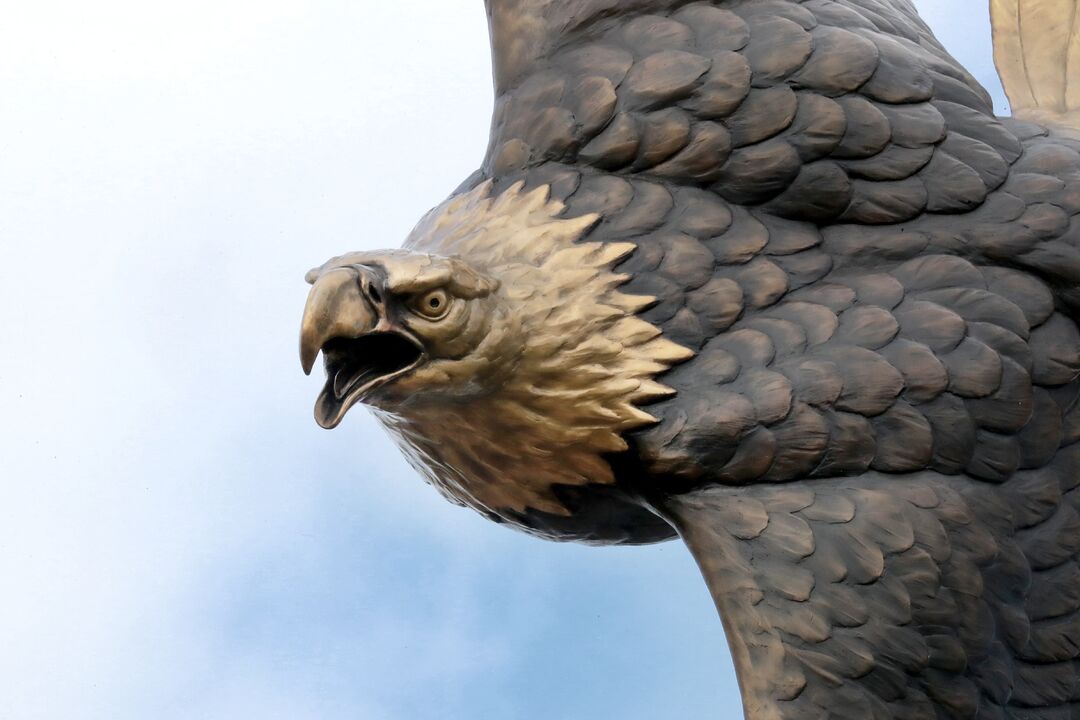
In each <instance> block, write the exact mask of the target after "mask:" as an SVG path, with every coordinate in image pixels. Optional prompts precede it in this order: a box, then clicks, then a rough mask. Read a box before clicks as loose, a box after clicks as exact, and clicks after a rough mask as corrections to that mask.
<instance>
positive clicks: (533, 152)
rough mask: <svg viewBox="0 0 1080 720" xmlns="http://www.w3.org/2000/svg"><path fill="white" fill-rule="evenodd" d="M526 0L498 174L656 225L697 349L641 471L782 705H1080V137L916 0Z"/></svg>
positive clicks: (669, 378)
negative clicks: (995, 76)
mask: <svg viewBox="0 0 1080 720" xmlns="http://www.w3.org/2000/svg"><path fill="white" fill-rule="evenodd" d="M505 1H506V4H505V5H501V4H500V0H492V2H491V5H490V6H489V7H490V10H491V12H492V27H493V30H494V46H495V48H496V65H497V67H498V68H499V73H498V80H497V90H498V101H497V105H496V114H495V119H494V123H493V132H492V142H491V146H490V148H489V153H488V157H487V160H486V162H485V165H484V168H483V173H484V174H485V175H487V176H489V177H492V178H494V179H495V180H496V183H497V184H499V183H503V184H507V183H509V182H512V181H514V180H517V179H520V178H524V179H525V180H526V181H527V182H528V183H529V184H550V185H551V186H552V193H553V194H554V195H555V196H556V197H558V198H559V199H560V200H564V201H565V202H566V204H567V213H568V214H571V215H577V214H584V213H592V212H596V213H598V214H600V215H601V216H602V217H603V218H604V220H603V222H601V223H600V224H599V225H598V226H597V227H596V228H595V229H594V230H593V231H592V234H591V235H590V239H591V240H598V241H608V240H610V241H626V240H627V239H630V240H632V241H633V242H634V243H636V244H637V251H636V252H635V253H634V254H633V255H632V256H631V257H630V258H629V259H628V260H627V261H626V262H625V263H624V264H623V265H622V266H621V268H620V269H621V270H622V271H624V272H626V273H627V275H628V276H629V278H630V279H629V282H628V283H627V289H628V291H630V292H636V293H640V294H646V295H652V296H655V297H656V298H657V302H656V304H655V305H654V306H653V307H652V308H650V309H649V310H648V311H646V312H645V313H644V316H645V317H646V318H647V319H648V320H650V321H651V322H653V323H654V324H655V325H657V326H658V327H660V328H661V329H662V331H663V332H664V334H665V336H666V337H668V338H670V339H672V340H675V341H677V342H679V343H681V344H683V345H684V346H686V347H688V348H690V349H692V350H693V351H694V352H695V353H696V356H695V357H694V358H693V359H691V360H690V361H688V362H686V363H684V364H683V365H681V366H679V367H677V368H675V369H674V370H672V371H670V372H668V373H667V374H665V375H664V377H663V382H664V383H665V384H667V385H668V386H670V387H672V388H674V389H676V390H677V394H676V396H675V397H673V398H671V399H668V400H664V401H662V402H659V403H656V404H654V405H651V406H650V407H649V412H650V413H651V414H653V415H654V416H656V417H657V418H659V419H660V422H659V423H658V424H657V426H656V427H653V428H650V429H648V430H645V431H640V432H638V433H636V435H635V436H634V437H633V438H631V440H632V443H633V445H634V450H635V454H634V455H633V457H632V461H633V463H634V465H633V466H632V467H628V466H626V465H623V466H620V473H621V474H622V475H623V476H626V477H630V478H631V482H632V484H633V487H634V488H635V489H641V490H642V491H643V492H645V493H646V494H647V495H650V496H651V497H652V499H653V501H654V503H655V504H656V506H657V507H658V508H659V509H660V510H661V512H663V513H665V514H666V515H667V517H669V518H670V519H671V520H672V522H673V523H674V524H675V525H676V526H678V527H679V528H680V532H681V533H682V534H683V537H684V538H685V539H686V541H687V543H688V544H689V545H690V547H691V549H692V551H693V552H694V554H695V556H696V557H697V559H698V562H699V564H700V565H701V567H702V570H703V573H704V574H705V577H706V579H707V581H708V582H709V584H710V587H711V588H712V590H713V593H714V596H715V597H716V600H717V605H718V607H719V608H720V611H721V615H722V617H723V619H724V622H725V625H726V627H727V630H728V634H729V638H730V639H731V645H732V648H733V651H734V653H735V657H736V663H737V667H738V668H739V673H740V679H741V682H742V686H743V691H744V698H745V700H746V706H747V709H748V713H749V715H750V717H752V718H754V719H755V720H759V719H760V718H784V719H785V720H790V719H792V718H799V719H802V718H817V717H822V716H826V717H850V718H894V717H895V718H922V717H926V718H943V717H948V718H953V717H956V718H970V717H985V718H999V717H1001V718H1004V717H1015V718H1051V717H1053V718H1057V717H1069V716H1070V714H1071V713H1077V712H1080V707H1076V705H1078V704H1080V682H1078V680H1077V678H1078V673H1077V667H1076V658H1077V656H1078V654H1080V614H1078V613H1077V608H1078V607H1080V569H1078V568H1077V565H1076V556H1077V555H1076V553H1077V550H1080V545H1078V543H1080V517H1078V515H1077V512H1076V506H1077V500H1078V498H1080V496H1076V495H1075V494H1074V488H1075V487H1076V486H1077V484H1078V483H1080V472H1078V467H1080V455H1078V448H1080V446H1078V445H1077V441H1078V440H1080V404H1078V401H1077V398H1078V396H1080V381H1078V380H1077V376H1078V373H1080V332H1078V330H1077V326H1076V323H1075V322H1074V319H1073V318H1074V317H1075V313H1076V312H1077V309H1078V308H1080V292H1078V288H1080V141H1078V139H1077V138H1076V137H1075V136H1074V135H1071V134H1069V133H1068V132H1066V131H1064V130H1053V129H1047V128H1044V127H1041V126H1038V125H1034V124H1027V123H1023V122H1018V121H1011V120H1009V121H1000V120H998V119H996V118H994V117H993V115H992V113H991V107H990V101H989V98H988V96H987V95H986V93H985V91H984V90H983V89H982V88H981V87H979V86H978V84H977V83H976V82H975V81H974V80H973V79H972V78H971V77H970V75H969V74H968V73H967V72H966V71H964V70H963V68H961V67H960V66H959V65H958V64H957V63H956V62H955V61H954V60H953V59H952V58H951V57H949V55H948V54H947V53H946V52H945V51H944V50H943V49H942V48H941V47H940V45H939V44H938V43H937V42H936V41H935V40H934V39H933V37H932V36H931V34H930V32H929V31H928V30H927V29H926V27H925V26H924V25H923V24H922V23H921V21H920V20H919V19H918V17H917V15H916V14H915V12H914V10H913V8H912V6H911V5H910V3H908V2H906V1H905V0H807V1H806V2H800V3H796V2H785V1H783V0H752V1H750V0H747V1H745V2H742V1H738V0H730V1H727V2H719V1H718V2H697V3H685V2H674V1H673V2H660V1H659V0H654V1H653V2H645V1H642V2H633V3H618V4H617V3H614V2H604V1H603V0H597V1H596V2H595V3H593V2H587V1H585V2H577V3H570V2H560V1H559V0H551V2H541V3H539V4H537V3H534V2H529V0H505ZM530 8H536V12H532V11H530ZM500 13H505V15H500ZM515 23H516V24H517V25H515ZM513 27H517V28H518V30H519V32H518V34H517V36H516V37H515V35H514V33H513V32H511V33H509V34H507V28H513Z"/></svg>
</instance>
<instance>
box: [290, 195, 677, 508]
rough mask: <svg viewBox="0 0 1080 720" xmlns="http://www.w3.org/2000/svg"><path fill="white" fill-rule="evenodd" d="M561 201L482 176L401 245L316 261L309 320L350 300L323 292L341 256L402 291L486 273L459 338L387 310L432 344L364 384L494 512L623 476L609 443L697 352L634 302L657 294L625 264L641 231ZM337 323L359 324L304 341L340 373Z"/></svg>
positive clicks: (410, 450)
mask: <svg viewBox="0 0 1080 720" xmlns="http://www.w3.org/2000/svg"><path fill="white" fill-rule="evenodd" d="M564 210H565V206H564V205H563V203H561V202H558V201H555V200H552V199H550V187H549V186H546V185H545V186H541V187H539V188H536V189H534V190H531V191H530V192H527V193H526V192H523V184H522V183H518V184H515V185H513V186H511V187H510V188H508V189H507V190H505V191H504V192H502V193H501V194H499V195H497V196H493V193H492V185H491V183H490V182H485V183H482V184H480V185H478V186H477V187H475V188H474V189H472V190H469V191H467V192H464V193H462V194H460V195H457V196H455V197H452V198H450V199H449V200H447V201H446V202H445V203H443V204H442V205H440V206H439V207H437V208H435V209H434V210H432V211H431V212H429V213H428V215H427V216H426V217H424V218H423V219H422V220H421V221H420V223H419V224H418V225H417V227H416V228H415V229H414V230H413V232H412V233H411V235H410V236H409V238H408V240H407V241H406V243H405V247H406V250H405V251H401V250H398V251H384V252H374V253H358V254H354V255H346V256H343V257H341V258H335V259H334V260H331V261H330V262H328V263H327V264H326V265H324V266H323V267H322V268H319V269H318V270H316V271H313V273H312V274H311V275H310V276H309V280H311V281H312V282H313V283H314V284H315V288H313V290H312V297H311V299H309V308H308V312H307V313H306V314H305V324H306V325H305V327H307V326H308V325H309V324H311V323H313V322H315V320H314V319H313V318H316V319H317V317H319V316H320V315H327V314H334V315H340V312H338V311H337V310H336V309H335V310H334V312H333V313H328V311H327V310H326V309H325V308H323V307H322V305H324V304H325V301H323V300H321V299H320V297H321V295H320V286H321V285H323V284H325V283H326V282H330V281H329V280H325V281H324V278H329V277H340V276H341V274H340V273H339V272H338V271H340V270H342V269H343V268H350V267H361V268H366V267H376V268H378V275H379V276H381V277H384V278H385V283H384V284H385V285H386V287H387V288H389V290H390V292H391V293H394V294H395V295H396V296H399V297H398V299H400V301H401V302H402V303H403V304H406V305H408V304H409V303H413V304H415V302H416V297H417V296H422V297H428V296H429V295H430V293H431V292H432V291H433V290H434V291H436V292H438V291H440V290H439V288H437V287H434V286H433V284H432V280H431V279H430V278H432V277H437V278H438V279H439V280H438V281H439V282H442V283H443V284H445V285H447V286H448V287H450V286H451V285H452V282H451V281H452V280H454V279H455V278H458V279H460V277H458V276H460V275H462V274H465V275H473V274H475V275H476V277H475V278H473V279H472V280H471V282H470V283H467V284H471V285H475V284H476V283H477V282H478V281H479V282H481V284H483V285H484V287H485V288H486V289H485V290H484V291H483V292H475V291H474V292H473V293H471V294H472V295H474V297H472V298H463V299H462V298H452V300H455V301H456V302H458V305H456V306H455V307H454V308H453V309H451V310H450V311H448V312H447V316H446V317H445V319H444V320H443V322H446V323H448V324H447V325H445V326H444V327H443V328H442V329H441V332H443V334H444V335H451V334H452V335H454V336H455V338H454V339H455V340H456V341H457V343H458V344H460V347H457V348H455V349H453V350H452V351H445V350H441V351H440V350H433V349H432V347H430V346H434V345H437V344H439V342H442V343H443V344H445V342H446V341H447V340H448V338H446V337H444V338H442V340H438V339H437V338H436V336H435V334H434V333H433V330H434V323H431V322H428V321H427V320H426V319H424V318H419V319H418V318H416V317H414V316H413V315H412V314H406V315H407V316H406V317H405V318H404V319H401V320H395V313H394V312H392V311H390V310H387V311H385V312H386V316H385V317H384V318H383V319H381V320H379V321H378V322H379V326H380V328H381V330H382V331H383V332H387V331H391V330H393V329H394V327H395V325H402V326H405V328H404V330H403V332H407V333H409V334H410V335H412V336H413V337H415V338H416V340H417V341H418V342H419V343H420V344H421V345H423V346H425V351H424V354H425V359H424V361H423V362H421V363H419V365H417V366H415V367H411V368H408V369H406V370H405V371H403V372H402V373H401V374H400V375H397V376H396V377H394V378H392V379H391V380H390V381H389V382H387V383H386V384H384V385H382V386H380V387H377V388H375V389H374V390H372V391H370V392H368V393H367V394H366V395H365V396H363V397H362V398H360V399H362V401H363V402H365V403H367V404H369V405H370V406H371V408H372V410H373V411H374V413H375V415H376V416H377V417H378V418H379V420H381V421H382V423H383V424H384V425H385V426H386V428H387V429H388V430H389V432H390V435H391V436H392V437H393V438H394V439H395V441H396V442H397V444H398V445H399V446H400V447H401V449H402V451H403V452H404V454H405V455H406V457H407V458H408V459H409V461H410V463H411V464H412V465H413V466H414V467H415V468H416V469H417V470H418V471H419V472H420V473H421V474H422V475H424V476H425V477H426V478H427V479H428V480H429V481H430V482H431V483H432V484H433V485H435V487H437V488H438V489H439V490H440V491H441V492H442V493H443V494H444V495H446V496H447V497H448V498H450V499H451V500H454V501H456V502H458V503H461V504H464V505H468V506H470V507H473V508H474V509H476V510H478V511H480V512H481V513H483V514H485V515H488V516H492V515H495V516H499V515H503V516H505V514H506V513H523V512H526V511H528V510H536V511H540V512H545V513H550V514H553V515H558V516H566V515H569V514H570V510H569V509H567V508H566V507H565V506H564V505H563V503H562V502H561V501H560V500H559V498H558V496H557V495H556V493H555V492H554V488H555V487H556V486H564V487H565V486H581V485H605V484H611V483H614V481H615V478H614V474H613V471H612V468H611V467H610V465H609V464H608V462H607V461H606V460H605V458H604V455H605V454H607V453H617V452H621V451H624V450H626V449H627V447H628V446H627V442H626V440H625V439H624V438H623V433H626V432H627V431H630V430H634V429H636V428H641V427H644V426H647V425H650V424H654V423H656V422H657V420H656V418H654V417H653V416H652V415H650V414H649V413H648V412H647V411H646V410H644V409H642V406H643V405H646V404H647V403H650V402H653V401H656V400H660V399H663V398H666V397H670V396H671V395H673V394H674V390H672V389H671V388H669V387H667V386H665V385H663V384H661V383H660V382H658V381H657V376H658V375H660V374H661V373H663V372H664V371H665V370H667V369H668V368H670V367H671V366H672V365H674V364H675V363H678V362H681V361H684V360H687V359H689V358H690V357H692V356H693V352H692V351H690V350H688V349H687V348H684V347H682V346H680V345H677V344H676V343H673V342H671V341H670V340H667V339H665V338H663V337H661V331H660V329H659V328H657V327H655V326H654V325H652V324H650V323H648V322H646V321H645V320H643V319H641V318H640V317H638V315H637V313H638V312H640V311H641V310H643V309H645V308H647V307H649V306H650V305H651V304H652V303H654V302H655V298H652V297H647V296H642V295H631V294H627V293H623V292H620V290H619V287H620V286H621V285H622V284H623V283H625V282H626V281H627V280H628V279H629V277H628V276H627V275H623V274H619V273H617V272H615V271H614V269H613V268H614V267H615V266H616V265H617V264H618V263H619V262H620V261H621V260H623V259H624V258H626V257H627V256H628V255H629V254H630V253H632V252H633V251H634V249H635V247H636V246H635V245H634V244H633V243H629V242H617V243H600V242H589V241H588V240H587V234H588V233H589V231H590V230H591V229H592V228H593V227H594V226H595V225H596V223H597V222H598V220H599V217H598V216H597V215H594V214H590V215H583V216H581V217H577V218H569V219H567V218H563V217H561V214H562V213H563V211H564ZM418 279H419V280H420V282H419V284H417V283H418ZM364 283H365V281H364V280H363V278H362V277H361V282H360V285H361V286H363V285H364ZM410 283H412V285H410ZM353 284H355V283H353ZM414 286H415V287H414ZM450 290H451V292H452V293H453V292H454V288H453V287H450ZM322 294H325V293H322ZM455 294H459V295H460V294H462V293H461V292H460V290H459V291H457V292H456V293H455ZM465 294H469V293H465ZM317 296H319V297H317ZM379 300H380V302H381V303H382V304H383V305H390V304H394V303H395V299H394V298H379ZM423 309H425V310H426V309H428V308H423ZM364 329H365V330H366V329H369V328H364ZM340 334H348V333H347V329H340V328H339V329H338V330H336V331H327V330H325V329H324V330H322V331H321V332H320V333H319V334H318V336H317V337H315V336H314V335H313V336H312V337H311V338H309V339H308V340H307V341H306V344H307V345H310V346H312V347H314V346H322V349H323V351H324V354H326V355H327V371H328V386H329V385H331V384H332V383H333V382H334V379H333V378H332V377H329V376H330V375H334V374H337V375H341V374H342V371H340V370H337V369H336V368H337V367H338V363H337V361H336V360H335V355H334V352H333V350H332V348H331V351H330V352H327V347H331V346H332V345H333V342H335V337H336V335H340ZM354 334H359V333H354ZM327 336H330V337H327ZM328 341H329V342H328ZM308 352H309V354H310V353H311V350H310V349H309V350H308ZM436 355H437V356H438V357H436ZM391 374H393V373H391ZM340 384H341V383H340V382H339V385H340ZM330 394H331V395H333V393H330ZM325 395H326V392H324V396H325ZM349 404H351V402H350V403H349ZM345 409H347V405H342V406H341V408H339V410H338V411H337V417H338V418H339V417H340V415H341V414H344V410H345ZM319 412H320V409H319V406H317V408H316V414H317V415H318V414H319ZM320 422H322V420H320ZM324 424H327V425H328V426H329V425H332V424H336V420H335V421H334V422H332V423H324Z"/></svg>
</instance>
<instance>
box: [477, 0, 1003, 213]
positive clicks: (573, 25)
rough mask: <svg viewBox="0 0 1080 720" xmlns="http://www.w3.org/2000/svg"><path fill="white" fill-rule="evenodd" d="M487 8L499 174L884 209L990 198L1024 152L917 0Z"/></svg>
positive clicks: (490, 169) (775, 206)
mask: <svg viewBox="0 0 1080 720" xmlns="http://www.w3.org/2000/svg"><path fill="white" fill-rule="evenodd" d="M489 10H490V12H491V25H492V29H493V38H492V42H493V46H494V48H495V67H496V74H497V78H498V79H497V82H496V87H497V101H496V110H495V118H494V122H493V128H492V137H491V146H490V148H489V153H488V157H487V160H486V162H485V165H484V170H485V173H486V174H487V175H488V176H491V177H495V178H500V177H505V176H509V175H514V174H518V173H521V172H525V171H528V170H530V169H532V168H536V167H537V166H539V165H542V164H544V163H552V162H556V163H563V164H575V165H578V166H583V167H592V168H595V169H597V170H600V171H605V172H611V173H617V174H622V175H633V176H649V177H655V178H657V179H659V180H663V181H666V182H672V183H676V184H680V185H690V186H695V187H701V188H707V189H709V190H710V191H712V192H714V193H716V194H718V195H720V196H721V197H723V198H725V199H726V200H729V201H731V202H735V203H739V204H745V205H755V206H761V207H763V208H764V209H767V210H768V211H769V212H771V213H773V214H776V215H780V216H783V217H787V218H792V219H802V220H811V221H815V222H835V221H849V222H857V223H873V224H884V223H890V222H900V221H905V220H910V219H912V218H915V217H918V216H920V215H921V214H922V213H924V212H927V211H930V212H942V213H954V212H960V211H964V210H968V209H971V208H972V207H975V206H977V205H979V204H980V203H981V202H983V201H984V200H985V198H986V196H987V194H988V193H989V192H990V191H991V190H992V189H994V188H996V187H998V186H999V185H1000V184H1001V182H1002V181H1003V180H1004V177H1005V174H1006V171H1007V166H1008V163H1009V162H1012V161H1013V160H1015V159H1016V157H1017V156H1018V154H1019V152H1020V146H1019V141H1018V140H1017V138H1016V137H1015V136H1014V135H1013V134H1012V133H1010V132H1009V131H1007V130H1006V129H1005V128H1003V127H1002V126H1001V125H1000V123H998V122H997V121H996V120H995V119H994V118H993V117H992V115H991V113H990V110H991V103H990V99H989V96H988V95H987V94H986V92H985V90H983V88H981V87H980V86H979V85H978V83H977V82H976V81H975V80H974V79H973V78H972V77H971V76H970V75H969V74H968V73H967V72H966V71H965V70H964V69H963V68H962V67H960V66H959V65H958V64H957V63H956V61H955V60H953V59H952V58H951V57H950V56H949V55H948V54H947V53H946V52H945V51H944V50H943V49H942V48H941V46H940V45H939V44H938V43H937V41H936V40H934V39H933V36H932V35H931V34H930V32H929V30H928V29H927V28H926V26H925V25H924V24H923V23H922V22H921V21H920V20H919V19H918V16H917V15H916V14H915V12H914V10H913V9H912V7H911V6H910V4H909V3H907V2H906V0H897V1H895V2H881V1H880V0H843V1H841V0H810V1H808V2H805V3H795V2H787V1H786V0H753V1H752V2H750V1H745V2H697V3H689V4H687V3H685V2H676V1H675V0H648V1H646V0H640V1H639V2H629V3H625V2H624V3H617V2H615V0H575V1H573V2H571V0H546V1H544V0H540V1H537V0H491V1H490V3H489ZM947 126H948V127H949V128H950V129H951V130H952V137H951V138H947V137H946V134H947V132H946V127H947ZM946 140H947V141H948V142H947V143H946V142H945V141H946Z"/></svg>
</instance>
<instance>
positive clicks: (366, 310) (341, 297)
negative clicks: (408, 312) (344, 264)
mask: <svg viewBox="0 0 1080 720" xmlns="http://www.w3.org/2000/svg"><path fill="white" fill-rule="evenodd" d="M378 321H379V319H378V315H377V314H376V313H375V310H374V308H372V307H371V304H370V303H369V302H368V300H367V298H366V297H365V296H364V293H363V292H362V291H361V289H360V274H359V273H358V272H357V271H356V270H354V269H353V268H336V269H334V270H331V271H329V272H327V273H326V274H324V275H323V276H322V277H320V278H319V279H318V280H316V281H315V285H314V286H313V287H312V288H311V292H310V293H309V294H308V299H307V305H306V306H305V307H304V319H303V321H302V322H301V325H300V364H301V365H302V366H303V367H304V373H305V374H307V375H310V374H311V369H312V368H313V367H315V360H316V359H317V358H318V356H319V351H320V350H321V349H322V347H323V345H325V344H326V343H327V342H328V341H330V340H332V339H334V338H337V337H343V338H355V337H360V336H361V335H363V334H365V333H368V332H371V331H372V330H374V329H375V326H376V324H377V323H378Z"/></svg>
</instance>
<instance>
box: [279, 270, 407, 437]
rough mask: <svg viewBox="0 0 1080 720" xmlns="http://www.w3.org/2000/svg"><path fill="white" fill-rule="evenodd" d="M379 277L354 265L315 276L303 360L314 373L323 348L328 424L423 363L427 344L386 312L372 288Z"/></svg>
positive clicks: (323, 414)
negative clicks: (391, 320)
mask: <svg viewBox="0 0 1080 720" xmlns="http://www.w3.org/2000/svg"><path fill="white" fill-rule="evenodd" d="M373 282H377V280H376V279H374V278H371V277H369V276H367V275H362V274H361V272H360V271H359V270H358V269H356V268H353V267H344V268H335V269H333V270H330V271H328V272H326V273H324V274H323V275H322V276H321V277H320V278H318V279H317V280H316V281H315V284H314V286H313V287H312V288H311V293H310V294H309V295H308V300H307V305H306V307H305V308H304V319H303V321H302V323H301V326H300V364H301V365H302V366H303V368H304V373H305V374H309V375H310V374H311V370H312V368H313V367H314V366H315V360H316V359H317V358H318V356H319V353H320V352H321V353H322V354H323V359H324V361H325V364H326V385H325V386H324V387H323V390H322V392H321V393H319V398H318V400H316V402H315V420H316V422H318V423H319V425H321V426H322V427H324V428H328V429H329V428H333V427H336V426H337V425H338V423H340V422H341V419H342V418H343V417H345V413H346V412H348V410H349V408H351V407H352V406H353V405H354V404H356V403H357V402H358V401H360V400H362V399H363V398H364V397H365V396H366V395H367V394H368V393H370V392H371V391H372V390H374V389H375V388H376V387H379V386H381V385H384V384H386V383H387V382H390V381H391V380H393V379H394V378H396V377H399V376H401V375H403V374H405V373H407V372H408V371H409V370H412V369H413V368H414V367H416V366H417V365H419V364H420V362H421V361H422V359H423V349H422V348H421V347H420V345H419V343H418V342H416V341H415V340H413V339H412V338H411V337H410V336H408V335H406V334H405V333H404V332H402V331H400V330H398V329H396V328H394V327H393V326H392V325H391V324H390V323H388V322H387V321H386V319H385V318H384V317H383V316H382V314H381V312H380V308H379V306H378V305H377V304H376V303H375V302H374V301H373V300H372V299H371V292H370V290H369V288H370V287H371V283H373Z"/></svg>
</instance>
